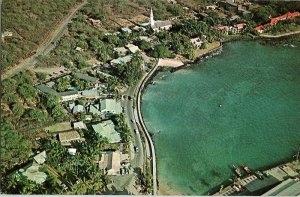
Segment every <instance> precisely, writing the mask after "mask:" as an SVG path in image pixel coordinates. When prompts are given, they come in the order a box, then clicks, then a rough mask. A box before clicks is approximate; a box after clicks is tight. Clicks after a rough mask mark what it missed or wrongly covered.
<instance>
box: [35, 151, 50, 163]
mask: <svg viewBox="0 0 300 197" xmlns="http://www.w3.org/2000/svg"><path fill="white" fill-rule="evenodd" d="M46 157H47V156H46V151H43V152H41V153H39V154H37V155H36V156H34V157H33V159H34V161H35V162H36V163H37V164H43V163H45V161H46Z"/></svg>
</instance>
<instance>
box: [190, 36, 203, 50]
mask: <svg viewBox="0 0 300 197" xmlns="http://www.w3.org/2000/svg"><path fill="white" fill-rule="evenodd" d="M190 41H191V43H192V44H193V45H195V46H196V47H198V48H201V46H202V44H203V41H202V40H200V38H199V37H197V38H192V39H191V40H190Z"/></svg>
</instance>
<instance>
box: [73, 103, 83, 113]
mask: <svg viewBox="0 0 300 197" xmlns="http://www.w3.org/2000/svg"><path fill="white" fill-rule="evenodd" d="M80 112H84V107H83V105H76V106H75V107H74V108H73V114H76V113H80Z"/></svg>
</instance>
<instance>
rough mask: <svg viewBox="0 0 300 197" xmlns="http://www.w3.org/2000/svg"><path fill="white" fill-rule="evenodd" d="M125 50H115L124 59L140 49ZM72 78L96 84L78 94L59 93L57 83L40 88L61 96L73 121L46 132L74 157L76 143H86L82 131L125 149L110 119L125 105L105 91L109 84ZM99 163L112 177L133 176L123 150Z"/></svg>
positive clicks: (100, 158)
mask: <svg viewBox="0 0 300 197" xmlns="http://www.w3.org/2000/svg"><path fill="white" fill-rule="evenodd" d="M124 49H125V50H124ZM124 49H123V48H122V49H115V51H116V52H117V53H120V56H123V55H125V56H123V57H126V54H127V52H130V51H137V50H139V49H136V47H135V46H132V45H127V46H126V48H125V47H124ZM120 61H122V60H120ZM72 75H73V77H76V78H79V79H82V80H85V81H88V82H89V83H90V84H91V85H92V88H91V89H86V90H83V91H77V90H76V87H70V89H69V90H68V91H66V92H57V91H56V90H55V88H54V85H55V83H54V82H53V81H50V82H47V83H45V84H40V85H37V86H36V88H37V89H38V90H39V91H41V92H44V93H48V94H53V95H56V96H58V98H59V100H60V102H61V103H62V106H64V107H65V110H66V112H68V116H69V117H70V119H72V120H73V121H71V122H63V123H57V124H56V125H53V126H50V127H46V128H45V129H44V130H45V131H46V132H48V133H53V134H55V135H56V136H57V140H58V142H59V143H61V144H62V145H63V146H66V147H67V148H68V152H69V154H70V155H75V154H76V151H77V150H76V148H74V147H73V144H74V142H81V141H85V139H84V136H82V135H81V132H80V130H81V129H88V130H92V131H93V132H95V133H97V134H99V135H100V136H102V137H103V138H106V139H107V141H108V143H109V144H117V145H118V146H117V147H122V146H121V144H122V139H121V136H120V133H119V132H118V131H116V129H115V125H114V123H113V121H112V120H111V119H110V118H111V116H112V115H114V114H121V113H122V111H123V108H122V106H121V102H120V101H119V100H117V99H113V98H111V97H110V95H108V94H104V93H103V91H101V90H102V89H104V88H105V85H104V84H101V82H100V81H99V79H98V78H96V77H92V76H90V75H89V74H83V73H74V74H72ZM64 77H66V76H64ZM81 98H84V101H85V102H84V103H82V102H78V99H81ZM80 114H85V116H84V119H81V118H80V116H79V115H80ZM98 120H105V121H98ZM121 149H122V148H121ZM95 162H96V163H97V165H99V168H100V169H103V170H104V171H105V172H107V174H108V175H120V174H126V173H129V166H130V164H129V155H128V154H123V153H122V150H121V151H120V150H119V149H118V150H115V151H113V150H110V151H105V152H101V153H99V156H98V157H97V158H95ZM35 165H36V164H35Z"/></svg>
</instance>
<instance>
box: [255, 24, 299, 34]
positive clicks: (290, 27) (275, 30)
mask: <svg viewBox="0 0 300 197" xmlns="http://www.w3.org/2000/svg"><path fill="white" fill-rule="evenodd" d="M296 31H300V25H297V24H295V23H286V24H280V25H275V26H274V27H272V29H270V30H269V31H268V32H266V33H264V34H261V35H274V36H276V35H280V34H285V33H290V32H296Z"/></svg>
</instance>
